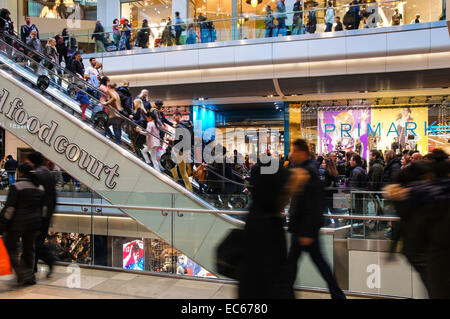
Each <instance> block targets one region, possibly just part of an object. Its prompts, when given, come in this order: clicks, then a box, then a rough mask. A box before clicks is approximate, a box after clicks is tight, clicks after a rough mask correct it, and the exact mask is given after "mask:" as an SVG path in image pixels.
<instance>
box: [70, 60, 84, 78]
mask: <svg viewBox="0 0 450 319" xmlns="http://www.w3.org/2000/svg"><path fill="white" fill-rule="evenodd" d="M72 72H73V73H75V74H79V75H81V76H84V65H83V63H82V62H80V61H78V60H76V59H73V60H72Z"/></svg>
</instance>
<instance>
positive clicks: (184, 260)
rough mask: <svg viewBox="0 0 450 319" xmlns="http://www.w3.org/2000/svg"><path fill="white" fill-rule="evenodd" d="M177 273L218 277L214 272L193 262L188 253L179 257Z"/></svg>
mask: <svg viewBox="0 0 450 319" xmlns="http://www.w3.org/2000/svg"><path fill="white" fill-rule="evenodd" d="M177 274H178V275H188V276H194V277H210V278H216V277H215V276H214V275H213V274H211V273H210V272H209V271H207V270H206V269H204V268H203V267H201V266H200V265H198V264H197V263H195V262H193V261H192V260H191V259H189V258H188V257H187V256H186V255H180V256H179V257H178V265H177Z"/></svg>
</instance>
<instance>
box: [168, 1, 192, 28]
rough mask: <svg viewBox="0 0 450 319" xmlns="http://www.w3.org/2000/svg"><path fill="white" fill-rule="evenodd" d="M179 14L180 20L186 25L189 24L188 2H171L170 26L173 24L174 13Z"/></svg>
mask: <svg viewBox="0 0 450 319" xmlns="http://www.w3.org/2000/svg"><path fill="white" fill-rule="evenodd" d="M177 11H178V12H179V13H180V18H181V20H183V22H184V23H185V24H186V26H187V25H188V24H189V20H188V18H189V0H176V1H172V24H174V23H175V12H177Z"/></svg>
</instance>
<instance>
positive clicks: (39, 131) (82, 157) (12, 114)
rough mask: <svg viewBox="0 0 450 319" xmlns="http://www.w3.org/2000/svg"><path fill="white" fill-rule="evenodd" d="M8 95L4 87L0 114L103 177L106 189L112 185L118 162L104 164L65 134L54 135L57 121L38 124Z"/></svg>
mask: <svg viewBox="0 0 450 319" xmlns="http://www.w3.org/2000/svg"><path fill="white" fill-rule="evenodd" d="M9 95H10V93H9V91H8V90H6V89H3V91H2V92H0V114H2V115H3V116H4V117H6V118H7V119H9V120H11V121H13V122H14V123H15V124H17V125H18V126H20V127H25V129H26V131H28V133H29V134H32V135H35V136H37V137H38V139H39V141H41V143H43V144H46V145H47V146H50V147H51V148H53V150H54V151H55V152H57V153H59V154H61V155H64V157H65V158H66V159H67V160H68V161H70V162H72V163H78V167H79V168H80V169H82V170H84V171H86V172H87V173H88V174H89V175H91V176H92V177H94V178H95V179H96V180H98V181H100V180H104V183H105V186H106V187H107V188H109V189H114V188H115V187H116V185H117V182H116V181H115V178H116V177H119V165H117V164H116V165H114V166H112V167H111V166H108V165H107V164H105V163H103V162H101V161H100V160H98V159H97V158H95V157H94V156H93V155H91V154H89V152H88V151H86V150H84V149H83V148H81V147H80V146H79V145H77V144H76V143H73V142H71V141H70V140H69V139H68V138H67V137H66V136H64V135H60V134H58V127H59V124H58V123H57V122H55V121H51V123H48V124H46V123H41V121H40V120H39V119H38V118H37V117H35V116H31V115H30V114H28V112H27V110H26V109H25V108H24V103H23V101H22V100H21V99H20V98H14V99H12V101H10V102H9V103H7V102H8V97H9Z"/></svg>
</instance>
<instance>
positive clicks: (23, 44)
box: [4, 33, 107, 97]
mask: <svg viewBox="0 0 450 319" xmlns="http://www.w3.org/2000/svg"><path fill="white" fill-rule="evenodd" d="M4 35H6V37H8V38H9V39H11V40H13V41H16V42H17V43H19V44H20V46H22V47H24V48H25V49H26V50H27V51H29V52H33V53H34V54H36V55H38V56H39V57H40V58H41V59H43V60H45V61H46V62H49V63H51V64H52V65H53V67H56V68H57V69H59V70H62V71H64V73H66V74H68V75H70V76H72V77H74V78H76V79H79V77H78V75H76V74H75V73H73V72H72V71H70V70H69V69H67V67H66V68H63V67H62V66H61V65H60V64H59V63H55V62H53V61H52V60H51V59H49V58H48V57H47V56H46V55H45V54H44V53H42V52H38V51H36V50H35V49H33V48H31V47H30V46H28V45H27V44H26V43H23V42H22V40H21V39H20V38H18V37H17V36H14V37H13V36H12V35H10V34H8V33H5V34H4ZM38 40H39V41H40V39H38ZM13 49H14V50H16V49H15V48H14V47H13ZM16 51H17V50H16ZM80 80H81V79H80ZM83 80H84V79H83ZM85 82H86V83H85V84H86V86H87V87H89V89H91V90H93V91H95V92H96V93H98V94H100V95H102V96H104V97H107V96H106V94H105V93H104V92H102V91H100V90H99V89H98V88H96V87H95V86H93V85H92V84H91V83H90V82H89V81H85ZM71 84H74V85H76V83H71Z"/></svg>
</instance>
